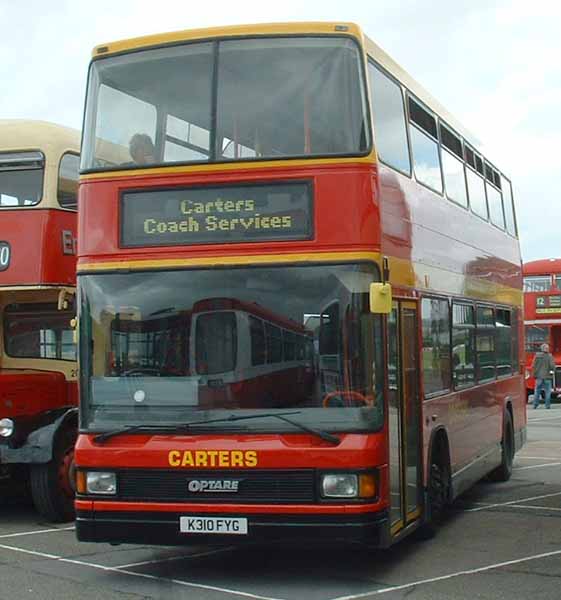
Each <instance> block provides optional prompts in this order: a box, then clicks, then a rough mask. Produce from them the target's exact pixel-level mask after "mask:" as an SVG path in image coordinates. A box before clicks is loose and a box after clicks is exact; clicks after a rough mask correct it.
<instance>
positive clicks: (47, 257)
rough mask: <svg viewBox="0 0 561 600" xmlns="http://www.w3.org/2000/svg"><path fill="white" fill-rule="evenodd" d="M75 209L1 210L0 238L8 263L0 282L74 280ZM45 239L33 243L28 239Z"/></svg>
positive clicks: (50, 282) (67, 283) (66, 283)
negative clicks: (42, 242)
mask: <svg viewBox="0 0 561 600" xmlns="http://www.w3.org/2000/svg"><path fill="white" fill-rule="evenodd" d="M75 237H76V213H74V212H70V211H62V210H41V209H30V210H21V209H18V210H13V211H11V210H4V211H2V241H5V242H8V243H9V244H10V250H11V251H10V264H9V266H8V268H7V269H6V270H4V271H2V272H0V285H1V286H8V285H18V286H22V285H37V284H46V285H48V284H62V285H74V284H75V281H76V248H75V242H74V240H75ZM43 239H45V240H49V241H50V243H48V244H39V245H35V247H34V251H33V252H30V247H29V244H30V240H43Z"/></svg>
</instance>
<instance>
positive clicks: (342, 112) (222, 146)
mask: <svg viewBox="0 0 561 600" xmlns="http://www.w3.org/2000/svg"><path fill="white" fill-rule="evenodd" d="M360 56H361V55H360V52H359V47H358V46H357V44H356V43H355V42H353V41H352V40H350V39H349V38H338V37H275V38H266V37H260V38H254V39H233V40H221V41H215V42H200V43H191V44H185V45H181V46H173V47H167V48H160V49H152V50H143V51H138V52H134V53H130V54H126V55H122V56H114V57H108V58H104V59H100V60H96V61H94V63H93V64H92V67H91V70H90V77H89V85H88V97H87V106H86V121H85V132H84V145H83V153H82V169H85V170H104V169H107V168H120V169H122V168H129V167H139V166H146V165H158V164H169V163H193V162H195V163H197V162H223V161H230V160H248V159H249V160H251V159H254V160H255V159H262V158H267V159H270V158H285V157H302V156H305V157H310V156H329V155H358V154H363V153H365V152H366V151H367V150H368V148H369V146H370V134H369V126H368V119H367V111H366V100H365V85H364V74H363V70H362V67H361V59H360ZM102 156H103V158H102Z"/></svg>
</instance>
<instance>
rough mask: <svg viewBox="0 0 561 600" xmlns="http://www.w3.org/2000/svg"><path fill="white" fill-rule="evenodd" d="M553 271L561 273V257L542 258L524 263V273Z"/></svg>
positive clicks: (535, 273)
mask: <svg viewBox="0 0 561 600" xmlns="http://www.w3.org/2000/svg"><path fill="white" fill-rule="evenodd" d="M552 273H553V274H555V273H560V274H561V258H540V259H539V260H531V261H528V262H525V263H524V264H523V265H522V274H523V275H551V274H552Z"/></svg>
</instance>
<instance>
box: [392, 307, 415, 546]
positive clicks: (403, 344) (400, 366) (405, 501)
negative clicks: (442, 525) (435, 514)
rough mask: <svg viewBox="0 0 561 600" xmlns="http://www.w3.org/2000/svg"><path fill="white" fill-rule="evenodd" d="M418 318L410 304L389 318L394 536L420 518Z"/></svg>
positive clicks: (397, 308) (396, 308) (394, 311)
mask: <svg viewBox="0 0 561 600" xmlns="http://www.w3.org/2000/svg"><path fill="white" fill-rule="evenodd" d="M417 318H418V317H417V305H416V303H415V302H411V301H396V302H394V304H393V309H392V312H391V313H390V314H389V315H388V379H389V398H388V412H389V414H388V421H389V444H390V465H391V466H390V491H391V510H390V515H391V531H392V534H393V535H395V534H397V533H398V532H399V531H401V530H402V529H403V528H404V527H406V526H407V525H408V524H409V523H411V522H412V521H414V520H415V519H417V518H418V517H419V516H420V514H421V511H420V497H421V484H420V478H421V468H420V462H421V461H420V459H421V455H420V444H419V438H420V430H419V423H420V420H419V417H420V415H419V410H420V407H419V383H418V374H419V362H418V355H419V353H418V347H417V346H418V343H417V336H418V333H417V331H418V329H417Z"/></svg>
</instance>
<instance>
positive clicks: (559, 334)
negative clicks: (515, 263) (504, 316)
mask: <svg viewBox="0 0 561 600" xmlns="http://www.w3.org/2000/svg"><path fill="white" fill-rule="evenodd" d="M522 272H523V274H524V329H525V339H526V373H525V378H526V395H527V396H530V395H531V394H533V393H534V388H535V380H534V377H533V375H532V361H533V360H534V356H535V354H536V352H538V351H539V349H540V346H541V345H542V344H544V343H545V344H549V349H550V352H551V353H552V354H553V359H554V360H555V366H556V367H555V377H554V380H553V388H552V394H551V396H552V398H554V397H558V396H559V395H560V394H561V258H545V259H541V260H533V261H530V262H526V263H524V264H523V266H522Z"/></svg>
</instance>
